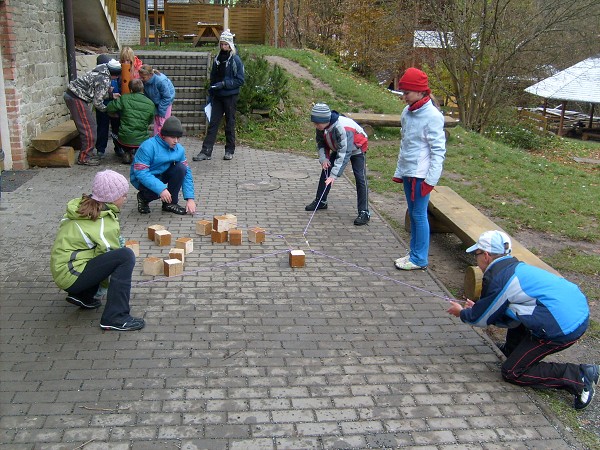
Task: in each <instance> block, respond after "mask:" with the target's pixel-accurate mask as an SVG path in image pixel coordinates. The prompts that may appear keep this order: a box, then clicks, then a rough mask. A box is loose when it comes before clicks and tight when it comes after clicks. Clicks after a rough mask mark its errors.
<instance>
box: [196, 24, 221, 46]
mask: <svg viewBox="0 0 600 450" xmlns="http://www.w3.org/2000/svg"><path fill="white" fill-rule="evenodd" d="M222 32H223V25H222V24H220V23H217V22H198V34H197V35H196V37H195V38H194V40H193V41H192V42H193V44H194V47H198V46H199V45H201V44H202V43H203V42H219V38H220V37H221V33H222Z"/></svg>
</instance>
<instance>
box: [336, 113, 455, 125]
mask: <svg viewBox="0 0 600 450" xmlns="http://www.w3.org/2000/svg"><path fill="white" fill-rule="evenodd" d="M344 116H346V117H349V118H350V119H352V120H354V121H355V122H356V123H358V124H359V125H361V126H362V125H363V124H364V125H371V126H373V127H399V126H400V114H369V113H344ZM458 123H459V120H458V119H455V118H453V117H450V116H444V127H446V128H450V127H455V126H456V125H458Z"/></svg>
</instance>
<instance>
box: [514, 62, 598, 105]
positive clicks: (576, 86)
mask: <svg viewBox="0 0 600 450" xmlns="http://www.w3.org/2000/svg"><path fill="white" fill-rule="evenodd" d="M525 91H526V92H529V93H530V94H533V95H537V96H539V97H543V98H549V99H554V100H568V101H574V102H586V103H600V55H597V56H594V57H591V58H588V59H585V60H583V61H581V62H579V63H577V64H575V65H574V66H571V67H569V68H568V69H565V70H563V71H561V72H558V73H557V74H556V75H552V76H551V77H549V78H546V79H545V80H542V81H540V82H538V83H536V84H534V85H532V86H529V87H528V88H526V89H525Z"/></svg>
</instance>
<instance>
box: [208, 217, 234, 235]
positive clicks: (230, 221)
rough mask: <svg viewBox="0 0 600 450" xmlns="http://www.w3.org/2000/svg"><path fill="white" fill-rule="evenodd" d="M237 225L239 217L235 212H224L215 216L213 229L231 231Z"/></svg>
mask: <svg viewBox="0 0 600 450" xmlns="http://www.w3.org/2000/svg"><path fill="white" fill-rule="evenodd" d="M235 227H237V217H236V216H234V215H233V214H224V215H222V216H214V217H213V230H217V231H229V230H231V229H232V228H235Z"/></svg>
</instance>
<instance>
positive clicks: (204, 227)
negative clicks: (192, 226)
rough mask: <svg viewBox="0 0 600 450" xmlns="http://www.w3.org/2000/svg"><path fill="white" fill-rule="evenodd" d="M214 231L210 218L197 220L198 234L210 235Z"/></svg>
mask: <svg viewBox="0 0 600 450" xmlns="http://www.w3.org/2000/svg"><path fill="white" fill-rule="evenodd" d="M211 231H212V223H211V222H210V220H199V221H198V222H196V234H199V235H200V236H208V235H210V232H211Z"/></svg>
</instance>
